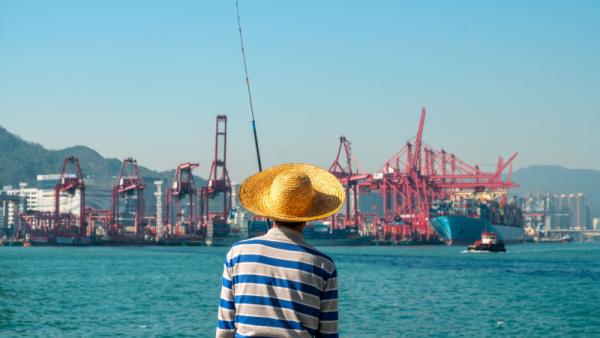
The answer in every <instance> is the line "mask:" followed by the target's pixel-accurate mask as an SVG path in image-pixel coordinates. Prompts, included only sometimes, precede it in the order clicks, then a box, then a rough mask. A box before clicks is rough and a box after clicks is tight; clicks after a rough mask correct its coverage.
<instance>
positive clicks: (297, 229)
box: [273, 223, 306, 234]
mask: <svg viewBox="0 0 600 338" xmlns="http://www.w3.org/2000/svg"><path fill="white" fill-rule="evenodd" d="M305 226H306V223H305V224H301V225H297V226H295V227H291V226H288V225H283V224H277V223H273V227H276V228H280V229H282V228H284V229H290V230H294V231H295V232H297V233H300V234H301V233H302V230H303V229H304V227H305Z"/></svg>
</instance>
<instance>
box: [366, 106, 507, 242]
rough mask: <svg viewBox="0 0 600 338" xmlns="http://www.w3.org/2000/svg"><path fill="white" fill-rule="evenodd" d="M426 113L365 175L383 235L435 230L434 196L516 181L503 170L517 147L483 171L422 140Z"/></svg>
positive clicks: (404, 236) (417, 236)
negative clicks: (379, 209) (379, 205)
mask: <svg viewBox="0 0 600 338" xmlns="http://www.w3.org/2000/svg"><path fill="white" fill-rule="evenodd" d="M425 115H426V110H425V108H423V110H422V111H421V119H420V122H419V129H418V132H417V136H416V138H415V140H414V142H411V141H409V142H407V143H406V145H405V146H404V147H403V148H402V149H401V150H400V151H399V152H398V153H396V155H394V156H393V157H392V158H391V159H389V160H388V161H387V162H386V163H385V165H384V166H383V167H382V168H381V169H380V170H379V172H378V173H376V174H374V175H373V177H372V179H371V180H370V181H369V185H370V186H371V188H374V189H377V190H379V191H380V193H381V195H382V198H383V221H384V231H383V232H384V234H382V235H383V237H384V238H383V239H392V240H418V241H428V240H430V239H431V238H432V236H433V235H434V233H433V230H432V228H431V226H430V224H429V219H430V212H431V207H432V203H433V202H434V201H436V200H447V199H451V198H453V197H454V196H456V195H457V194H459V193H460V192H463V191H474V192H483V191H498V190H501V191H506V190H507V189H509V188H511V187H515V186H516V185H515V183H514V182H512V181H511V180H510V172H509V174H508V176H507V178H506V179H503V176H502V175H503V172H504V170H505V169H506V168H508V167H509V166H510V165H511V163H512V161H513V160H514V159H515V157H516V156H517V153H515V154H514V155H512V156H511V157H510V158H509V159H508V160H506V161H504V160H503V159H502V157H500V158H499V160H498V164H497V166H496V170H495V171H494V172H483V171H482V170H480V169H479V167H478V166H472V165H468V164H467V163H465V162H464V161H462V160H460V159H458V158H457V157H456V156H454V155H453V154H450V155H449V154H447V153H446V152H445V151H444V150H441V151H438V150H435V149H433V148H431V147H429V146H427V145H425V144H424V142H423V128H424V124H425ZM379 235H380V234H376V236H379Z"/></svg>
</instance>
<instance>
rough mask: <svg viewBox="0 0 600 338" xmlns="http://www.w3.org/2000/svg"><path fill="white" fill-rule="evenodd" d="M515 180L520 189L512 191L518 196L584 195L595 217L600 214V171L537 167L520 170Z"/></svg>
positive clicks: (548, 166)
mask: <svg viewBox="0 0 600 338" xmlns="http://www.w3.org/2000/svg"><path fill="white" fill-rule="evenodd" d="M512 178H513V180H514V181H515V182H517V183H518V184H519V185H520V187H519V188H518V189H515V190H513V191H512V193H513V194H516V195H524V194H528V193H537V192H541V193H557V194H561V193H562V194H569V193H580V192H581V193H584V194H585V195H586V196H587V198H588V200H589V201H590V204H591V206H592V212H593V213H594V214H595V215H599V214H600V171H598V170H589V169H567V168H564V167H560V166H551V165H536V166H531V167H527V168H523V169H519V170H517V171H515V172H514V173H513V177H512Z"/></svg>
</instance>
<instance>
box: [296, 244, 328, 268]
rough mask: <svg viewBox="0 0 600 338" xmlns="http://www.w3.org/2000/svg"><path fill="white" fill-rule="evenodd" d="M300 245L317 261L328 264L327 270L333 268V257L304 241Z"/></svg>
mask: <svg viewBox="0 0 600 338" xmlns="http://www.w3.org/2000/svg"><path fill="white" fill-rule="evenodd" d="M301 246H302V247H304V248H305V249H306V251H307V252H309V253H311V254H312V255H313V256H315V258H316V259H317V260H319V261H321V262H322V263H323V264H327V265H329V270H331V271H332V270H335V262H334V261H333V258H331V257H329V256H328V255H326V254H325V253H324V252H323V251H321V250H319V249H317V248H315V247H314V246H312V245H310V244H308V243H306V241H304V242H303V243H302V244H301Z"/></svg>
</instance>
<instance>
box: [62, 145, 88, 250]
mask: <svg viewBox="0 0 600 338" xmlns="http://www.w3.org/2000/svg"><path fill="white" fill-rule="evenodd" d="M77 192H79V215H74V214H73V213H71V212H61V195H62V194H64V193H66V194H68V195H70V196H75V195H76V193H77ZM54 234H55V236H57V237H59V236H60V237H78V238H80V239H81V238H83V237H85V235H86V217H85V183H84V181H83V174H82V173H81V167H80V165H79V160H78V159H77V158H76V157H73V156H69V157H67V158H65V160H64V162H63V167H62V171H61V173H60V178H59V180H58V183H57V184H56V186H55V187H54Z"/></svg>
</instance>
